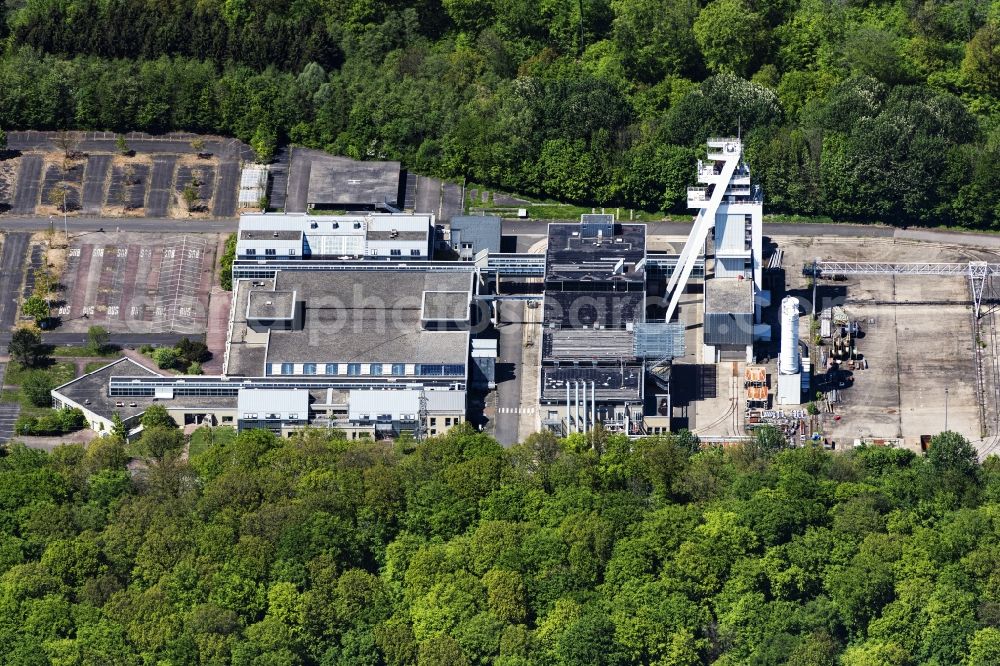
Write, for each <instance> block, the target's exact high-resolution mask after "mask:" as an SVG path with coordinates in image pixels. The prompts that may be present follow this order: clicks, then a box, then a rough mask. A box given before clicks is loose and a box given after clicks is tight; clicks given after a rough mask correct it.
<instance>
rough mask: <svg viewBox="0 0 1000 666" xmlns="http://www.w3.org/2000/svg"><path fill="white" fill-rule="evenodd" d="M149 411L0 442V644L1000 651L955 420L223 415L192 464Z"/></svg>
mask: <svg viewBox="0 0 1000 666" xmlns="http://www.w3.org/2000/svg"><path fill="white" fill-rule="evenodd" d="M160 421H162V422H160ZM144 423H145V424H146V426H147V428H146V430H145V433H144V435H143V437H142V439H141V440H140V441H139V442H138V444H133V445H132V447H133V448H132V449H130V450H129V451H126V449H125V447H124V446H123V445H122V443H121V440H118V439H116V437H115V436H111V437H106V438H102V439H99V440H97V441H96V442H95V443H94V444H92V445H91V446H90V447H89V449H87V450H86V451H84V449H83V448H81V447H78V446H65V447H61V448H58V449H56V450H55V452H54V453H52V454H46V453H43V452H40V451H35V450H30V449H27V448H24V447H22V446H20V445H13V446H12V447H11V448H10V449H9V450H8V451H7V452H6V455H5V456H3V457H0V663H3V664H6V665H9V666H31V665H35V664H38V665H42V664H57V665H67V666H68V665H71V664H88V665H90V664H93V665H95V666H96V665H101V666H109V665H110V666H116V665H130V664H137V665H138V664H158V665H161V666H170V665H178V666H179V665H182V664H183V665H192V664H226V663H232V664H240V665H250V664H259V665H268V666H277V665H289V666H291V665H295V664H329V665H334V664H337V665H341V666H352V665H357V666H362V665H364V666H369V665H370V666H378V665H382V664H385V665H404V664H417V665H418V666H462V665H466V664H467V665H472V664H477V665H478V664H497V665H502V666H528V665H542V666H548V665H552V666H602V665H609V666H611V665H619V666H624V665H625V664H655V665H658V666H695V665H697V664H715V665H716V666H730V665H735V664H754V665H761V666H763V665H768V664H774V665H776V666H777V665H778V664H791V665H793V666H825V665H830V666H832V665H834V664H840V665H841V666H905V665H911V664H912V665H916V664H934V665H942V666H944V665H956V664H963V665H965V666H988V665H995V664H997V663H1000V460H998V459H997V458H995V457H994V458H990V459H988V460H987V462H986V463H985V464H984V465H982V466H980V465H978V464H977V463H976V459H975V453H974V451H973V450H972V448H971V446H970V445H969V443H968V442H966V441H965V440H964V439H962V438H961V437H960V436H959V435H956V434H954V433H944V434H942V435H939V436H938V437H936V438H935V439H934V441H933V442H932V446H931V449H930V454H929V455H928V456H917V455H915V454H913V453H912V452H909V451H906V450H902V449H888V448H861V449H857V450H854V451H851V452H847V453H837V454H831V453H827V452H824V451H822V450H820V449H816V448H800V449H781V448H779V447H777V446H775V443H776V442H780V437H775V433H772V432H768V431H767V430H763V431H760V432H761V434H760V435H759V436H758V437H757V438H756V439H755V440H754V441H753V442H752V443H751V444H749V445H747V446H745V447H743V448H740V449H729V450H723V449H719V448H709V449H701V448H700V447H699V446H698V442H697V439H696V438H694V437H693V436H691V435H690V434H688V433H686V432H681V433H678V434H675V435H671V436H667V437H659V438H651V439H645V440H640V441H638V442H634V443H630V442H629V441H628V440H627V439H626V438H623V437H620V436H608V435H606V434H600V433H597V434H596V435H593V436H587V437H585V436H584V435H573V436H571V437H570V438H568V439H565V440H557V439H556V438H555V437H554V436H551V435H534V436H532V437H531V438H529V439H528V441H526V442H525V443H524V444H522V445H519V446H516V447H514V448H512V449H509V450H505V449H503V448H501V447H500V446H499V445H498V444H497V443H496V442H495V441H493V440H491V439H490V438H488V437H486V436H484V435H482V434H480V433H477V432H475V431H474V430H473V429H471V428H469V427H467V426H462V427H457V428H454V429H452V430H451V431H450V432H449V433H448V434H447V435H446V436H443V437H439V438H435V439H431V440H429V441H427V442H424V443H420V444H418V445H415V444H414V443H413V442H405V441H400V442H397V443H395V444H392V443H376V442H367V443H366V442H353V441H352V442H347V441H345V440H343V439H339V438H337V437H336V436H332V435H331V434H330V433H328V432H326V431H307V432H306V433H305V434H303V435H301V436H296V437H293V438H290V439H285V440H281V439H276V438H275V437H273V436H272V435H271V434H270V433H268V432H265V431H251V432H246V433H243V434H241V435H239V436H237V437H233V436H232V434H231V433H232V431H231V430H230V431H228V433H226V432H223V431H222V430H217V431H209V430H206V431H202V432H201V433H200V434H199V436H198V438H197V441H198V443H199V444H198V446H197V448H196V449H195V448H194V444H192V447H193V448H192V452H191V456H190V461H188V460H186V459H185V458H184V457H183V456H182V455H181V450H182V449H181V446H182V445H183V436H182V435H181V434H180V433H179V431H177V430H176V429H172V428H170V427H168V425H167V424H168V423H169V418H166V419H161V420H157V422H156V423H154V422H153V421H144ZM223 435H227V436H223ZM192 442H194V440H192ZM129 454H134V455H139V456H140V457H141V458H140V459H141V462H142V464H140V465H135V464H133V465H132V466H131V469H132V472H131V473H130V472H129V471H127V470H126V461H127V456H128V455H129Z"/></svg>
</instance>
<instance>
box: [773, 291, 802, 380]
mask: <svg viewBox="0 0 1000 666" xmlns="http://www.w3.org/2000/svg"><path fill="white" fill-rule="evenodd" d="M778 369H779V371H780V372H781V374H783V375H794V374H795V373H797V372H798V371H799V299H797V298H795V297H794V296H786V297H785V298H784V299H782V301H781V356H780V357H779V361H778Z"/></svg>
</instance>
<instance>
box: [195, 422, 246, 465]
mask: <svg viewBox="0 0 1000 666" xmlns="http://www.w3.org/2000/svg"><path fill="white" fill-rule="evenodd" d="M235 438H236V430H235V429H233V428H230V427H227V426H219V427H216V428H211V427H209V426H203V427H201V428H198V429H197V430H195V431H194V432H193V433H191V444H190V447H189V449H188V457H189V458H194V457H195V456H199V455H201V454H202V453H204V452H205V451H207V450H208V449H209V447H211V446H219V445H221V444H227V443H229V442H231V441H232V440H233V439H235Z"/></svg>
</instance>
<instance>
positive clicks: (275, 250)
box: [236, 213, 434, 261]
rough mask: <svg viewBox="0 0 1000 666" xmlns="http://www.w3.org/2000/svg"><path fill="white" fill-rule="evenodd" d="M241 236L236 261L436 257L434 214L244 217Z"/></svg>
mask: <svg viewBox="0 0 1000 666" xmlns="http://www.w3.org/2000/svg"><path fill="white" fill-rule="evenodd" d="M238 233H239V235H238V237H237V243H236V256H237V258H238V259H254V260H258V261H261V260H263V261H269V260H270V261H287V260H290V259H291V260H296V259H345V260H346V259H374V260H383V261H385V260H400V261H402V260H406V261H426V260H428V259H430V258H431V256H432V253H433V240H434V216H433V215H423V214H420V215H417V214H408V213H396V214H390V213H368V214H363V215H309V214H306V213H269V214H263V213H249V214H244V215H242V216H241V217H240V226H239V232H238Z"/></svg>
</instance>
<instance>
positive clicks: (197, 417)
mask: <svg viewBox="0 0 1000 666" xmlns="http://www.w3.org/2000/svg"><path fill="white" fill-rule="evenodd" d="M186 379H189V378H184V377H180V378H176V379H175V378H173V377H165V376H163V375H161V374H159V373H156V372H153V371H152V370H150V369H148V368H146V367H145V366H142V365H140V364H138V363H136V362H135V361H133V360H131V359H128V358H122V359H118V360H117V361H114V362H113V363H110V364H109V365H106V366H104V367H103V368H101V369H99V370H95V371H94V372H89V373H87V374H85V375H83V376H81V377H77V378H76V379H74V380H72V381H70V382H67V383H65V384H63V385H62V386H59V387H56V388H55V389H53V390H52V404H53V406H54V407H55V408H56V409H59V408H62V407H75V408H77V409H79V410H80V411H82V412H83V415H84V416H85V417H86V419H87V423H88V424H89V426H90V428H91V429H92V430H95V431H97V432H99V433H104V434H107V433H110V432H111V428H112V424H113V421H114V415H115V414H117V415H118V416H119V418H121V419H122V421H123V422H124V423H125V426H126V427H127V428H128V429H129V430H130V431H136V430H137V429H138V427H139V421H140V419H141V418H142V415H143V413H144V412H145V411H146V409H147V408H148V407H149V406H150V405H153V404H160V405H163V407H165V408H166V409H167V412H168V413H169V414H170V416H171V417H173V419H174V421H176V422H177V425H179V426H184V425H192V424H193V425H200V424H204V425H210V426H217V425H229V426H235V425H236V400H235V397H236V393H235V392H234V393H233V394H232V395H229V394H228V393H225V394H223V393H220V392H218V391H216V392H209V391H196V390H185V389H186V388H187V387H186V386H185V380H186ZM190 379H195V378H190ZM140 386H143V387H149V388H148V390H144V389H143V390H140V388H139V387H140ZM192 389H193V387H192Z"/></svg>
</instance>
